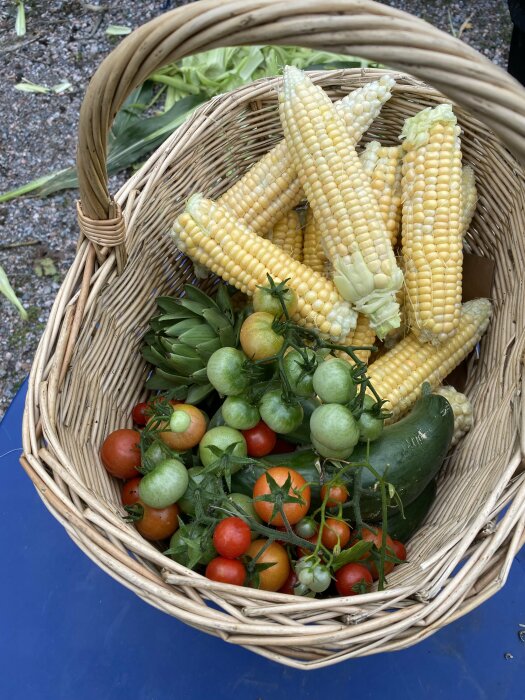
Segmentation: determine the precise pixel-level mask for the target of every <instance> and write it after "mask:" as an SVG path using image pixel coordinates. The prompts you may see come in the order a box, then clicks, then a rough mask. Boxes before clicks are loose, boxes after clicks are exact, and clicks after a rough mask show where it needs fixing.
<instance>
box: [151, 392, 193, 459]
mask: <svg viewBox="0 0 525 700" xmlns="http://www.w3.org/2000/svg"><path fill="white" fill-rule="evenodd" d="M188 419H189V420H188ZM152 420H153V421H154V420H155V419H152ZM170 423H171V425H173V424H174V423H175V424H177V423H178V424H179V427H181V428H182V429H181V430H178V431H177V432H175V431H174V430H170V429H169V428H170ZM154 425H155V423H153V426H154ZM151 426H152V421H151V420H150V422H149V423H148V427H151ZM158 427H159V428H160V429H161V431H162V432H160V433H159V437H160V439H161V440H162V442H164V443H165V444H166V445H167V446H168V447H170V448H171V449H172V450H176V451H178V452H181V451H184V450H190V449H191V448H192V447H195V445H198V444H199V442H200V441H201V439H202V437H203V435H204V433H205V432H206V416H205V415H204V413H203V412H202V411H201V410H200V408H197V406H192V405H191V404H188V403H179V404H177V405H176V406H173V414H172V417H171V419H170V420H167V421H164V422H162V423H160V425H159V426H158ZM164 428H167V430H164Z"/></svg>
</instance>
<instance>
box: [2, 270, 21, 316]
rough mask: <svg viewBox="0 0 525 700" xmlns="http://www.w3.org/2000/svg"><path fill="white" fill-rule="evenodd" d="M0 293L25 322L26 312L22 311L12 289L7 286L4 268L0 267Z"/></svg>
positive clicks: (7, 281)
mask: <svg viewBox="0 0 525 700" xmlns="http://www.w3.org/2000/svg"><path fill="white" fill-rule="evenodd" d="M0 292H1V293H2V294H3V295H4V296H5V297H6V298H7V299H8V300H9V301H10V302H11V304H13V305H14V306H15V307H16V308H17V309H18V313H19V314H20V316H21V317H22V318H23V319H24V321H26V320H27V311H26V310H25V309H24V307H23V306H22V304H21V303H20V301H19V299H18V297H17V296H16V294H15V291H14V289H13V287H11V285H10V284H9V280H8V279H7V275H6V274H5V271H4V268H3V267H2V266H1V265H0Z"/></svg>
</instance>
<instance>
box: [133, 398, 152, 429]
mask: <svg viewBox="0 0 525 700" xmlns="http://www.w3.org/2000/svg"><path fill="white" fill-rule="evenodd" d="M147 411H149V404H148V402H147V401H142V402H141V403H138V404H137V405H136V406H134V407H133V410H132V411H131V417H132V418H133V422H134V423H135V424H136V425H140V426H142V425H146V423H147V422H148V418H149V416H148V415H147V414H146V412H147Z"/></svg>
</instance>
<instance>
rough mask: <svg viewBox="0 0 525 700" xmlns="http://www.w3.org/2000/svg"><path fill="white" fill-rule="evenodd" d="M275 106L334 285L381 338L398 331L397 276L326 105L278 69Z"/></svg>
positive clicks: (293, 71)
mask: <svg viewBox="0 0 525 700" xmlns="http://www.w3.org/2000/svg"><path fill="white" fill-rule="evenodd" d="M279 107H280V114H281V121H282V123H283V130H284V135H285V139H286V141H287V143H288V148H289V150H290V154H291V156H292V159H293V162H294V164H295V166H296V170H297V173H298V175H299V179H300V180H301V182H302V185H303V188H304V191H305V194H306V197H307V199H308V202H309V204H310V206H311V208H312V211H313V213H314V216H315V219H316V222H317V225H318V226H319V229H320V232H321V236H322V242H323V249H324V250H325V252H326V255H327V257H328V259H329V260H330V262H331V263H332V264H333V266H334V278H333V279H334V282H335V284H336V286H337V288H338V289H339V291H340V293H341V295H342V296H343V297H344V298H345V299H348V300H349V301H351V302H352V304H353V305H354V306H355V308H356V310H357V311H359V312H361V313H363V314H365V315H366V316H369V318H370V320H371V324H372V327H373V328H375V330H376V333H377V335H378V336H379V337H380V338H383V337H384V336H385V335H386V333H388V331H389V330H390V329H391V328H396V327H397V326H398V325H399V306H398V305H397V303H396V301H395V292H396V290H397V289H399V287H400V286H401V284H402V282H403V273H402V272H401V270H399V268H398V267H397V265H396V260H395V256H394V252H393V250H392V244H391V243H390V239H389V236H388V234H387V231H386V228H385V225H384V223H383V219H382V218H381V214H380V212H379V208H378V205H377V201H376V199H375V196H374V193H373V191H372V188H371V186H370V178H369V177H368V176H367V175H366V174H365V173H364V172H363V169H362V167H361V164H360V162H359V157H358V155H357V153H356V150H355V148H354V145H353V144H352V143H350V142H349V139H348V136H347V132H346V129H345V126H344V122H343V120H342V119H341V117H340V115H339V112H338V111H337V110H336V109H335V107H334V105H333V104H332V102H331V101H330V98H329V97H328V95H327V94H326V93H325V92H324V91H323V90H322V89H321V88H320V87H317V86H315V85H314V84H313V83H312V81H311V80H310V79H309V78H308V76H307V75H306V74H305V73H303V72H302V71H300V70H299V69H297V68H292V67H290V66H287V67H286V68H285V71H284V90H283V92H282V94H281V95H280V99H279Z"/></svg>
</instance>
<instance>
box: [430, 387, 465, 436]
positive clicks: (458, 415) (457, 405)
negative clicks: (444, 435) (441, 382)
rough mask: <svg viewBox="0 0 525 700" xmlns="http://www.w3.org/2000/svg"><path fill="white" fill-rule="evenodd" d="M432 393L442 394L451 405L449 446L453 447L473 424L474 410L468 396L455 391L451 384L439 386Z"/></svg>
mask: <svg viewBox="0 0 525 700" xmlns="http://www.w3.org/2000/svg"><path fill="white" fill-rule="evenodd" d="M434 394H439V395H440V396H443V397H444V398H445V399H446V400H447V401H448V402H449V404H450V405H451V406H452V413H453V414H454V435H453V436H452V442H451V443H450V446H451V447H454V445H456V444H457V443H458V442H459V441H460V440H461V438H462V437H463V436H464V435H466V434H467V433H468V431H469V430H470V429H471V428H472V426H473V424H474V412H473V408H472V404H471V402H470V399H469V398H468V396H465V394H462V393H461V392H459V391H456V389H454V387H453V386H440V387H439V388H438V389H436V390H435V391H434Z"/></svg>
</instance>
